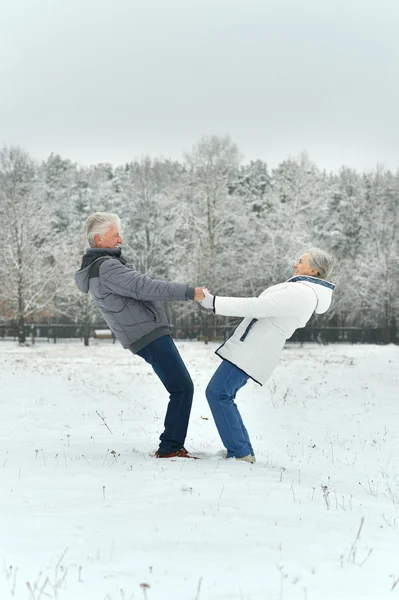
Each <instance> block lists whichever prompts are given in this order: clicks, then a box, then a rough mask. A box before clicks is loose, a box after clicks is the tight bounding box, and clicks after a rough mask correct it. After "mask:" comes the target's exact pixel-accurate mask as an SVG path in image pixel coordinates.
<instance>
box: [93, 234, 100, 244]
mask: <svg viewBox="0 0 399 600" xmlns="http://www.w3.org/2000/svg"><path fill="white" fill-rule="evenodd" d="M93 239H94V241H95V243H96V246H98V243H99V242H100V243H101V236H100V234H98V233H95V234H94V236H93Z"/></svg>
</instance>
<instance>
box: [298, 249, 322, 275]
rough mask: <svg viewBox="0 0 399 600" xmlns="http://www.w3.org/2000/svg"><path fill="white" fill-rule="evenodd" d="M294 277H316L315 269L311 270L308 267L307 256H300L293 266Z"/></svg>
mask: <svg viewBox="0 0 399 600" xmlns="http://www.w3.org/2000/svg"><path fill="white" fill-rule="evenodd" d="M294 275H310V276H312V277H315V276H316V275H317V271H316V269H312V267H311V266H310V265H309V254H307V253H305V254H302V256H301V258H299V259H298V260H297V262H296V263H295V264H294Z"/></svg>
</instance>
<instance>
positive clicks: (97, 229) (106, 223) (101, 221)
mask: <svg viewBox="0 0 399 600" xmlns="http://www.w3.org/2000/svg"><path fill="white" fill-rule="evenodd" d="M120 224H121V220H120V218H119V217H118V215H116V214H115V213H106V212H96V213H93V214H92V215H90V217H88V218H87V219H86V236H87V241H88V242H89V246H90V247H91V248H95V247H96V242H95V241H94V236H95V235H104V234H105V233H106V232H107V230H108V228H109V227H110V225H117V226H118V227H120Z"/></svg>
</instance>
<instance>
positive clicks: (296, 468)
mask: <svg viewBox="0 0 399 600" xmlns="http://www.w3.org/2000/svg"><path fill="white" fill-rule="evenodd" d="M178 346H179V349H180V352H181V354H182V356H183V358H184V360H185V362H186V364H187V366H188V368H189V371H190V373H191V375H192V377H193V380H194V383H195V389H196V393H195V398H194V406H193V411H192V418H191V423H190V428H189V435H188V439H187V444H186V446H187V448H188V449H189V450H191V451H197V452H199V453H201V460H188V459H177V460H175V461H172V460H160V459H155V458H154V457H153V456H152V453H153V452H154V451H155V450H156V448H157V442H158V436H159V434H160V433H161V430H162V421H163V417H164V413H165V407H166V403H167V394H166V392H165V391H164V389H163V387H162V385H161V383H160V382H159V381H158V379H157V378H156V376H155V375H154V374H153V373H152V370H151V368H150V367H149V366H148V365H147V364H146V363H145V362H144V361H142V360H141V359H140V358H138V357H133V356H132V355H131V354H130V353H129V352H127V351H125V350H123V349H122V348H121V347H120V346H119V345H118V344H112V342H108V341H106V340H104V341H98V342H94V343H93V344H92V345H91V346H90V347H89V348H85V347H84V346H83V345H81V344H80V343H72V342H68V343H57V344H56V345H54V344H47V343H36V345H35V346H33V347H18V346H17V345H16V344H14V343H13V342H7V341H3V342H1V343H0V361H1V369H0V389H1V398H0V440H1V448H0V550H1V555H0V560H1V564H0V569H1V571H0V598H1V600H8V599H17V600H20V599H21V600H32V599H33V600H38V599H40V600H45V599H46V598H59V599H60V600H92V599H93V600H103V599H104V600H130V599H131V598H132V599H133V598H134V599H138V600H140V599H143V600H165V599H169V598H170V599H173V600H222V599H229V600H235V599H237V600H321V599H322V600H338V599H339V600H356V599H360V598H361V599H372V600H381V599H384V598H396V597H398V598H399V545H398V543H399V539H398V535H399V513H398V511H399V433H398V432H399V393H398V390H399V369H398V364H399V347H396V346H392V345H391V346H349V345H348V346H346V345H330V346H316V345H310V344H307V345H306V344H305V345H304V347H303V348H300V347H299V346H291V347H288V348H287V349H286V350H285V351H284V354H283V358H282V360H281V362H280V365H279V367H278V368H277V369H276V371H275V373H274V375H273V378H272V380H271V381H269V383H268V385H267V386H264V387H263V388H261V387H259V386H257V385H256V384H255V383H253V382H249V383H248V385H247V386H246V387H245V388H244V389H242V390H241V391H240V392H239V394H238V396H237V402H238V405H239V408H240V410H241V412H242V415H243V418H244V421H245V423H246V425H247V428H248V430H249V432H250V434H251V438H252V442H253V446H254V448H255V451H256V455H257V463H256V464H255V465H249V464H247V463H243V462H240V461H235V460H234V459H231V460H225V459H224V458H223V456H222V454H221V449H222V446H221V443H220V441H219V437H218V434H217V431H216V428H215V426H214V423H213V420H212V417H211V414H210V411H209V408H208V405H207V402H206V399H205V396H204V391H205V387H206V384H207V382H208V381H209V379H210V377H211V375H212V374H213V372H214V370H215V368H216V366H217V365H218V364H219V359H218V358H217V357H216V356H215V355H214V353H213V350H214V349H215V348H216V344H209V345H208V346H206V345H204V344H203V343H197V342H190V343H189V342H180V343H178ZM97 413H98V414H97ZM101 417H102V418H101ZM105 424H106V425H107V426H108V427H109V429H110V430H111V432H112V433H111V432H110V430H109V429H108V428H107V426H106V425H105ZM363 518H364V524H363V527H362V529H361V532H360V535H359V538H358V539H357V534H358V531H359V527H360V524H361V519H363ZM143 584H147V586H148V587H147V586H144V585H143ZM29 588H30V589H29Z"/></svg>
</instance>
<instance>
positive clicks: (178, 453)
mask: <svg viewBox="0 0 399 600" xmlns="http://www.w3.org/2000/svg"><path fill="white" fill-rule="evenodd" d="M155 456H156V458H195V459H196V458H198V456H191V454H189V453H188V451H187V450H186V449H185V448H184V447H183V448H180V450H174V451H173V452H169V453H168V454H162V453H161V452H160V451H159V450H157V451H156V452H155Z"/></svg>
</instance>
